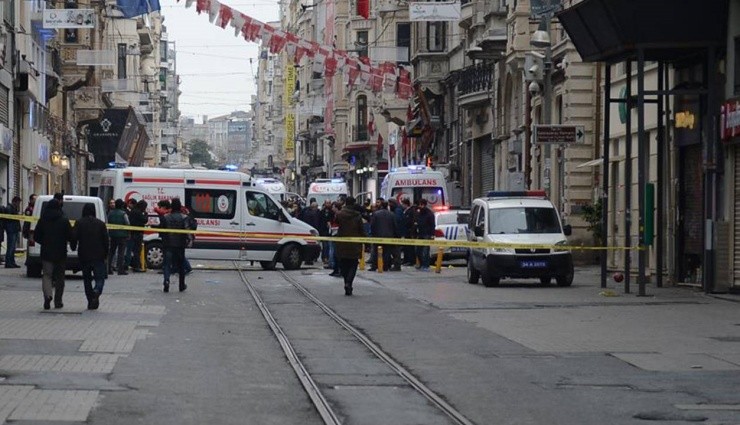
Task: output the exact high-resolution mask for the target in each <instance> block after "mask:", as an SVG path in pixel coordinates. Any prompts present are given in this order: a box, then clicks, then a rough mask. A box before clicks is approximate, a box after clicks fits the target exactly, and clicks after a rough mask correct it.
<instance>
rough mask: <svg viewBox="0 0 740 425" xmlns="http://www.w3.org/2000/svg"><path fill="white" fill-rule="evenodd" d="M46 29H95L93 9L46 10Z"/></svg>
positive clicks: (44, 22) (44, 23)
mask: <svg viewBox="0 0 740 425" xmlns="http://www.w3.org/2000/svg"><path fill="white" fill-rule="evenodd" d="M43 26H44V28H54V29H57V28H95V11H94V10H93V9H44V21H43Z"/></svg>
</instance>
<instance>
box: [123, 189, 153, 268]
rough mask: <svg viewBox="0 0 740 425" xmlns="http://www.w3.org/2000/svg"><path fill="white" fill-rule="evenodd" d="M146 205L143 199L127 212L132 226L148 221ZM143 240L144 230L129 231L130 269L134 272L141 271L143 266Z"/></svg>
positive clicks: (144, 224)
mask: <svg viewBox="0 0 740 425" xmlns="http://www.w3.org/2000/svg"><path fill="white" fill-rule="evenodd" d="M147 206H148V204H147V202H146V201H145V200H143V199H142V200H140V201H138V202H136V204H135V205H134V206H133V208H132V209H131V211H129V213H128V221H129V223H130V224H131V225H132V226H135V227H141V228H143V227H144V226H146V224H147V222H148V221H149V216H148V215H147V213H146V207H147ZM143 242H144V232H142V231H138V230H132V231H131V237H130V239H129V246H130V247H131V259H130V265H131V269H132V270H133V271H135V272H143V271H144V267H143V264H141V246H142V243H143Z"/></svg>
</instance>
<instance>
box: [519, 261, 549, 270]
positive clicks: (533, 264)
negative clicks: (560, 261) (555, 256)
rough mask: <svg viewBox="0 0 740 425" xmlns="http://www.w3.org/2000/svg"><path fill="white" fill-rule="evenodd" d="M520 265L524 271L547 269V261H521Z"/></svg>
mask: <svg viewBox="0 0 740 425" xmlns="http://www.w3.org/2000/svg"><path fill="white" fill-rule="evenodd" d="M519 265H520V266H521V267H522V268H523V269H542V268H545V267H547V261H521V262H519Z"/></svg>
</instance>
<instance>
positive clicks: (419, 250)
mask: <svg viewBox="0 0 740 425" xmlns="http://www.w3.org/2000/svg"><path fill="white" fill-rule="evenodd" d="M416 232H417V239H434V213H433V212H432V210H430V209H429V208H428V207H427V200H426V199H424V198H422V199H420V200H419V209H418V211H417V213H416ZM416 257H417V258H418V259H419V263H420V265H419V270H420V271H429V245H424V246H417V247H416Z"/></svg>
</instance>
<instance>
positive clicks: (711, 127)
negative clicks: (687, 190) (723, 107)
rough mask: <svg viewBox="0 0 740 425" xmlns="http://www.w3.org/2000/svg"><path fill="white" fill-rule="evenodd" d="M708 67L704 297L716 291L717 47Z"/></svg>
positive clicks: (708, 53) (708, 60) (708, 62)
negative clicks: (705, 294)
mask: <svg viewBox="0 0 740 425" xmlns="http://www.w3.org/2000/svg"><path fill="white" fill-rule="evenodd" d="M707 50H708V51H707V63H706V67H705V71H704V74H705V75H704V80H705V82H706V87H707V89H708V93H707V95H706V97H705V99H706V102H705V103H704V104H705V105H706V113H705V125H704V129H705V131H706V133H705V134H706V142H705V156H704V172H705V178H704V217H705V226H704V264H703V270H702V271H703V277H702V287H703V289H704V292H705V293H710V292H712V291H713V290H714V283H715V282H714V279H715V276H714V260H715V249H714V243H715V241H714V223H715V219H716V215H717V138H718V136H719V135H718V134H717V115H718V114H716V112H715V111H716V109H717V106H718V105H719V101H717V99H716V97H717V96H716V93H717V87H718V83H717V71H716V68H715V67H716V64H715V60H716V56H715V55H716V53H715V51H714V47H709V48H708V49H707Z"/></svg>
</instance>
